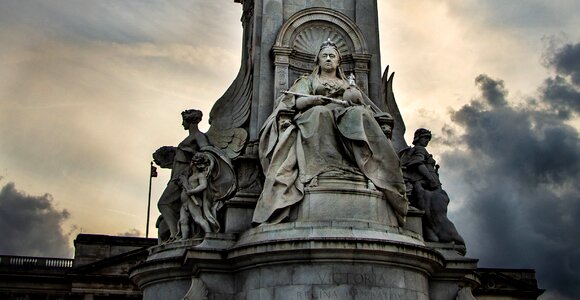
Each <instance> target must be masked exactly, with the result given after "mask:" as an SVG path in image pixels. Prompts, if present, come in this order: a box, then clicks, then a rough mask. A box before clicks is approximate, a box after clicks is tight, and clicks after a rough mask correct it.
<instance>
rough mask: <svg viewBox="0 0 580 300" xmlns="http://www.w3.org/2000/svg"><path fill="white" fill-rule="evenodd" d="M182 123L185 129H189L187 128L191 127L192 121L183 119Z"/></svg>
mask: <svg viewBox="0 0 580 300" xmlns="http://www.w3.org/2000/svg"><path fill="white" fill-rule="evenodd" d="M181 125H183V129H186V130H187V129H189V125H190V122H188V121H186V120H185V119H183V121H182V122H181Z"/></svg>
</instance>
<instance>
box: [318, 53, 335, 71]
mask: <svg viewBox="0 0 580 300" xmlns="http://www.w3.org/2000/svg"><path fill="white" fill-rule="evenodd" d="M318 64H319V65H320V67H321V68H322V69H323V70H325V71H333V70H336V68H338V65H339V64H340V61H339V58H338V52H336V50H334V49H333V48H330V47H325V48H323V49H322V50H321V51H320V53H319V54H318Z"/></svg>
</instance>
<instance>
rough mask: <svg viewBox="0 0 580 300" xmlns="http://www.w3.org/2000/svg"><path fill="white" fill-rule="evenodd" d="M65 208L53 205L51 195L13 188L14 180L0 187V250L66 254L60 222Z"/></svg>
mask: <svg viewBox="0 0 580 300" xmlns="http://www.w3.org/2000/svg"><path fill="white" fill-rule="evenodd" d="M68 217H69V213H68V212H67V211H66V210H62V211H59V210H58V209H56V208H55V207H54V204H53V201H52V196H51V195H49V194H44V195H42V196H31V195H27V194H25V193H23V192H21V191H18V190H16V188H15V186H14V183H8V184H6V185H5V186H4V187H3V188H2V190H0V236H2V238H1V239H0V254H4V255H22V256H48V257H68V256H70V253H71V249H70V247H69V238H68V235H67V234H65V233H64V232H63V230H62V223H63V222H64V221H65V220H66V219H67V218H68Z"/></svg>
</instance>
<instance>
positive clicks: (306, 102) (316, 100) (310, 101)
mask: <svg viewBox="0 0 580 300" xmlns="http://www.w3.org/2000/svg"><path fill="white" fill-rule="evenodd" d="M328 103H330V100H329V99H325V98H324V97H322V96H320V95H312V96H306V97H300V98H298V99H296V108H297V109H298V110H305V109H308V108H310V107H313V106H317V105H326V104H328Z"/></svg>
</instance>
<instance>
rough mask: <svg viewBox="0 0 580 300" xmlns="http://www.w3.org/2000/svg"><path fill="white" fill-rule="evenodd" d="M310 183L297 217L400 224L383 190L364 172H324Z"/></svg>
mask: <svg viewBox="0 0 580 300" xmlns="http://www.w3.org/2000/svg"><path fill="white" fill-rule="evenodd" d="M315 181H316V184H315V185H313V184H311V185H310V186H308V187H306V188H305V190H304V192H305V194H304V199H303V200H302V201H301V202H300V204H299V206H298V216H297V221H300V222H310V221H357V222H374V223H377V224H383V225H388V226H397V219H396V217H395V214H394V213H393V210H392V209H391V208H390V207H389V206H388V205H387V202H386V201H385V199H384V198H383V194H382V193H381V192H379V191H378V190H377V189H376V188H375V187H374V185H373V184H372V182H370V181H369V180H368V179H366V178H365V177H364V176H362V175H359V176H357V175H344V174H342V175H320V176H318V177H317V178H316V179H315Z"/></svg>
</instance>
